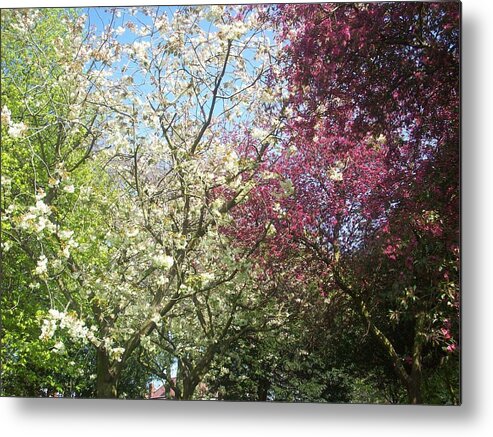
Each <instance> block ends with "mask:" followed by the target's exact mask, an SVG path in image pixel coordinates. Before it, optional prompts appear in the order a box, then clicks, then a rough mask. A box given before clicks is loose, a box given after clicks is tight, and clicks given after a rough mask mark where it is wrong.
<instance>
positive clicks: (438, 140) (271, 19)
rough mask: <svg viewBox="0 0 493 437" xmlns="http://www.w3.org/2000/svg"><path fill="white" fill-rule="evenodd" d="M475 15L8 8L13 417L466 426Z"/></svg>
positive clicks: (5, 66) (6, 247) (5, 258)
mask: <svg viewBox="0 0 493 437" xmlns="http://www.w3.org/2000/svg"><path fill="white" fill-rule="evenodd" d="M459 8H460V5H459V4H458V3H453V2H450V3H443V4H442V3H395V2H394V3H370V4H356V3H355V4H330V3H327V4H317V5H302V4H301V5H270V6H249V7H222V6H211V7H178V8H177V7H168V8H159V7H148V8H129V9H123V8H115V9H111V10H103V9H94V8H93V9H88V10H62V9H43V10H28V9H26V10H4V11H2V23H1V26H2V54H1V68H2V95H1V99H2V101H1V107H2V192H1V212H2V297H1V302H2V352H1V359H2V389H1V390H2V395H5V396H65V397H72V396H73V397H123V398H142V397H147V396H149V391H150V390H154V388H155V386H156V385H159V384H160V383H161V384H163V385H164V387H165V393H166V394H165V396H166V397H168V398H169V397H173V398H176V399H224V400H260V401H295V402H303V401H308V402H377V403H433V404H457V403H459V402H460V393H459V365H460V347H459V343H460V337H459V334H460V332H459V320H460V319H459V310H460V305H459V304H460V294H459V283H460V278H459V274H460V258H459V13H460V10H459Z"/></svg>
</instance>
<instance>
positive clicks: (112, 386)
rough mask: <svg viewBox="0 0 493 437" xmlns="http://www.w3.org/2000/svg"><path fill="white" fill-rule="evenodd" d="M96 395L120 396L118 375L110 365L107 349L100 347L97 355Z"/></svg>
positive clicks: (112, 397)
mask: <svg viewBox="0 0 493 437" xmlns="http://www.w3.org/2000/svg"><path fill="white" fill-rule="evenodd" d="M96 366H97V375H96V397H97V398H98V399H114V398H117V397H118V390H117V387H118V376H117V374H116V373H117V372H116V371H115V369H112V368H111V366H110V360H109V358H108V356H107V355H106V353H105V351H102V350H100V349H98V351H97V355H96Z"/></svg>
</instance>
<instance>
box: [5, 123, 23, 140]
mask: <svg viewBox="0 0 493 437" xmlns="http://www.w3.org/2000/svg"><path fill="white" fill-rule="evenodd" d="M26 131H27V126H26V125H25V124H24V123H22V122H20V123H12V124H10V125H9V130H8V134H9V135H10V136H11V137H12V138H22V137H23V136H24V134H25V133H26Z"/></svg>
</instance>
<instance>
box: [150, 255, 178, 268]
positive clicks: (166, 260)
mask: <svg viewBox="0 0 493 437" xmlns="http://www.w3.org/2000/svg"><path fill="white" fill-rule="evenodd" d="M152 262H153V264H154V266H156V267H163V268H165V269H169V268H171V267H172V266H173V264H174V260H173V257H172V256H169V255H165V254H164V253H159V254H157V255H154V256H153V257H152Z"/></svg>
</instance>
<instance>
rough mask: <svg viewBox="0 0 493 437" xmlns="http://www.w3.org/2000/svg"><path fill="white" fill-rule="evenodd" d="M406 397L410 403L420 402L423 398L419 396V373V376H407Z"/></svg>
mask: <svg viewBox="0 0 493 437" xmlns="http://www.w3.org/2000/svg"><path fill="white" fill-rule="evenodd" d="M407 398H408V400H409V403H410V404H414V405H416V404H422V403H423V399H422V397H421V375H420V376H419V377H416V378H414V377H412V376H411V378H409V382H408V384H407Z"/></svg>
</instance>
